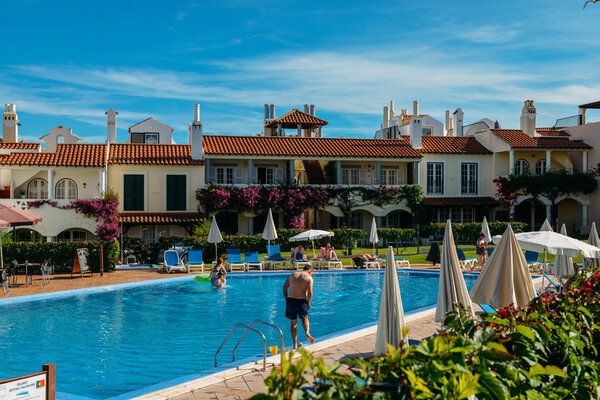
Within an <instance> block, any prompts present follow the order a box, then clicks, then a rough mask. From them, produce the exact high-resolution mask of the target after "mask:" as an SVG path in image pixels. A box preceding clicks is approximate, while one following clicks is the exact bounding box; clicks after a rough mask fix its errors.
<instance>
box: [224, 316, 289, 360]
mask: <svg viewBox="0 0 600 400" xmlns="http://www.w3.org/2000/svg"><path fill="white" fill-rule="evenodd" d="M255 323H259V324H264V325H267V326H269V327H271V328H275V329H277V331H278V332H279V337H280V338H281V348H280V350H279V352H280V354H281V361H282V362H283V354H284V353H285V347H284V345H283V332H282V331H281V329H279V327H278V326H277V325H273V324H270V323H268V322H266V321H263V320H262V319H255V320H254V321H252V322H251V323H250V325H246V324H242V323H238V324H235V325H234V326H233V328H231V330H230V331H229V333H228V334H227V336H225V339H223V342H222V343H221V345H220V346H219V348H218V349H217V352H216V353H215V367H216V366H217V357H218V356H219V352H220V351H221V349H222V348H223V346H224V345H225V342H227V340H228V339H229V337H230V336H231V334H232V333H233V331H235V330H236V328H238V327H242V328H246V329H245V330H244V333H242V336H240V338H239V339H238V341H237V343H236V344H235V346H233V360H232V362H233V361H235V351H236V350H237V348H238V346H239V345H240V343H241V342H242V339H244V337H245V336H246V334H247V333H248V331H252V332H256V333H258V334H259V335H260V337H261V338H262V342H263V371H265V370H266V369H267V339H265V335H264V334H263V333H262V332H261V331H260V330H258V329H256V328H253V327H252V326H253V325H254V324H255Z"/></svg>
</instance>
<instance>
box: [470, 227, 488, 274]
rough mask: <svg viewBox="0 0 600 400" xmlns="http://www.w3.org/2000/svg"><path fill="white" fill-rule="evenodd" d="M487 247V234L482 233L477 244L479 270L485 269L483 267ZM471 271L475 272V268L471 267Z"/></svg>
mask: <svg viewBox="0 0 600 400" xmlns="http://www.w3.org/2000/svg"><path fill="white" fill-rule="evenodd" d="M486 246H487V243H486V241H485V233H483V232H481V233H480V234H479V238H478V239H477V242H476V243H475V249H476V253H477V265H479V268H481V269H483V266H484V265H485V256H486V250H485V248H486ZM471 271H473V267H471Z"/></svg>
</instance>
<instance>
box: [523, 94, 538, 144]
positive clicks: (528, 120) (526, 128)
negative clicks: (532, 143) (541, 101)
mask: <svg viewBox="0 0 600 400" xmlns="http://www.w3.org/2000/svg"><path fill="white" fill-rule="evenodd" d="M536 116H537V113H536V110H535V106H534V105H533V100H525V101H524V102H523V109H522V110H521V129H522V130H523V132H525V133H526V134H528V135H529V136H531V137H533V136H534V135H535V124H536V121H535V120H536Z"/></svg>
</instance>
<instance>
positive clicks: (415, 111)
mask: <svg viewBox="0 0 600 400" xmlns="http://www.w3.org/2000/svg"><path fill="white" fill-rule="evenodd" d="M418 115H419V102H418V101H417V100H415V101H413V117H417V116H418Z"/></svg>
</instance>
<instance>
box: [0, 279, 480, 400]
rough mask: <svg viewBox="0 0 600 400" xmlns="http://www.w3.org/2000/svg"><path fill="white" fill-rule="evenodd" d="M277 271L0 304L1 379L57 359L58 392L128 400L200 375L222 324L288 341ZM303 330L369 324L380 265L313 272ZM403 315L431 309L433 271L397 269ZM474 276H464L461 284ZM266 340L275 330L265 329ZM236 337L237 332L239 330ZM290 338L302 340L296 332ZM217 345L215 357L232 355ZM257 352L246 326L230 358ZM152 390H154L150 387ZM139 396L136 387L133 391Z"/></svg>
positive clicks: (318, 333) (318, 332) (325, 331)
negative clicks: (222, 284) (258, 324)
mask: <svg viewBox="0 0 600 400" xmlns="http://www.w3.org/2000/svg"><path fill="white" fill-rule="evenodd" d="M288 275H289V272H286V273H262V274H259V273H251V274H248V273H246V274H243V273H240V274H231V275H230V276H229V279H228V281H227V282H228V287H227V288H224V289H213V288H211V287H210V285H208V284H206V283H199V282H195V281H194V280H193V277H192V276H184V277H181V278H171V279H167V280H161V281H150V282H142V283H137V284H126V285H115V286H112V287H102V288H95V289H91V290H90V289H84V290H80V291H74V292H73V293H68V292H65V293H57V294H52V295H50V296H48V295H46V296H28V298H20V299H19V298H17V299H5V300H2V301H0V360H2V361H0V379H2V378H7V377H12V376H17V375H20V374H24V373H28V372H31V371H36V370H38V369H39V368H40V366H41V365H42V364H44V363H47V362H54V363H56V368H57V391H58V392H60V393H59V394H58V395H57V397H58V398H61V397H62V398H74V397H87V398H95V399H107V398H112V397H121V398H129V397H132V395H133V393H130V392H132V391H140V390H141V391H143V390H146V391H152V390H151V389H150V388H149V387H150V386H152V385H157V384H160V383H164V382H167V381H174V382H175V383H177V382H176V381H177V379H181V378H182V377H183V376H185V375H190V374H207V373H209V372H212V371H210V370H211V368H213V365H214V353H215V351H216V349H217V347H218V346H219V344H220V343H221V341H222V340H223V338H224V337H225V335H226V334H227V332H228V331H229V329H231V327H232V326H233V325H234V324H235V323H238V322H242V323H246V324H247V323H249V322H251V321H252V320H254V319H257V318H260V319H263V320H265V321H267V322H270V323H273V324H275V325H278V326H279V327H280V328H281V329H282V330H283V332H284V334H285V341H286V346H289V345H290V343H291V338H290V335H289V322H288V320H286V319H285V317H284V310H285V304H284V301H283V295H282V286H283V283H284V281H285V279H286V277H287V276H288ZM313 276H314V297H313V304H312V308H311V310H310V322H311V333H312V335H313V336H314V337H315V338H317V340H319V338H323V337H325V336H328V335H331V334H334V333H335V332H340V331H343V330H347V329H350V328H353V327H358V326H361V325H364V324H373V323H376V320H377V315H378V311H379V298H380V293H381V290H380V288H381V284H382V280H383V271H331V272H329V271H327V272H318V273H315V274H314V275H313ZM398 279H399V281H400V289H401V292H402V300H403V305H404V311H405V313H407V314H409V313H411V312H416V311H419V310H421V309H423V308H428V307H431V306H433V305H434V304H435V303H436V301H437V291H438V282H439V274H438V273H437V272H428V271H406V270H399V271H398ZM475 279H476V276H475V275H465V280H466V282H467V286H468V287H469V288H470V287H471V286H472V284H473V283H474V281H475ZM264 332H265V336H266V337H267V341H268V343H267V344H268V345H269V344H270V345H276V344H279V337H278V334H277V333H276V332H274V331H272V330H270V329H269V330H267V329H264ZM240 333H241V332H240ZM299 340H300V341H301V342H304V343H306V337H305V336H304V332H303V331H302V329H301V328H300V329H299ZM234 344H235V340H232V341H231V343H230V345H228V346H227V345H226V346H225V347H224V348H223V350H222V351H221V354H220V356H219V360H220V363H223V364H224V363H227V362H230V361H231V352H232V347H233V345H234ZM261 352H262V340H261V339H259V338H258V336H257V335H256V334H252V332H250V333H249V334H248V336H247V337H246V339H245V340H244V342H242V344H241V345H240V347H239V348H238V350H237V359H238V360H239V359H243V358H247V357H255V356H257V355H258V354H259V353H261ZM155 390H156V389H155ZM139 394H140V393H139V392H138V393H136V395H139Z"/></svg>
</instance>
